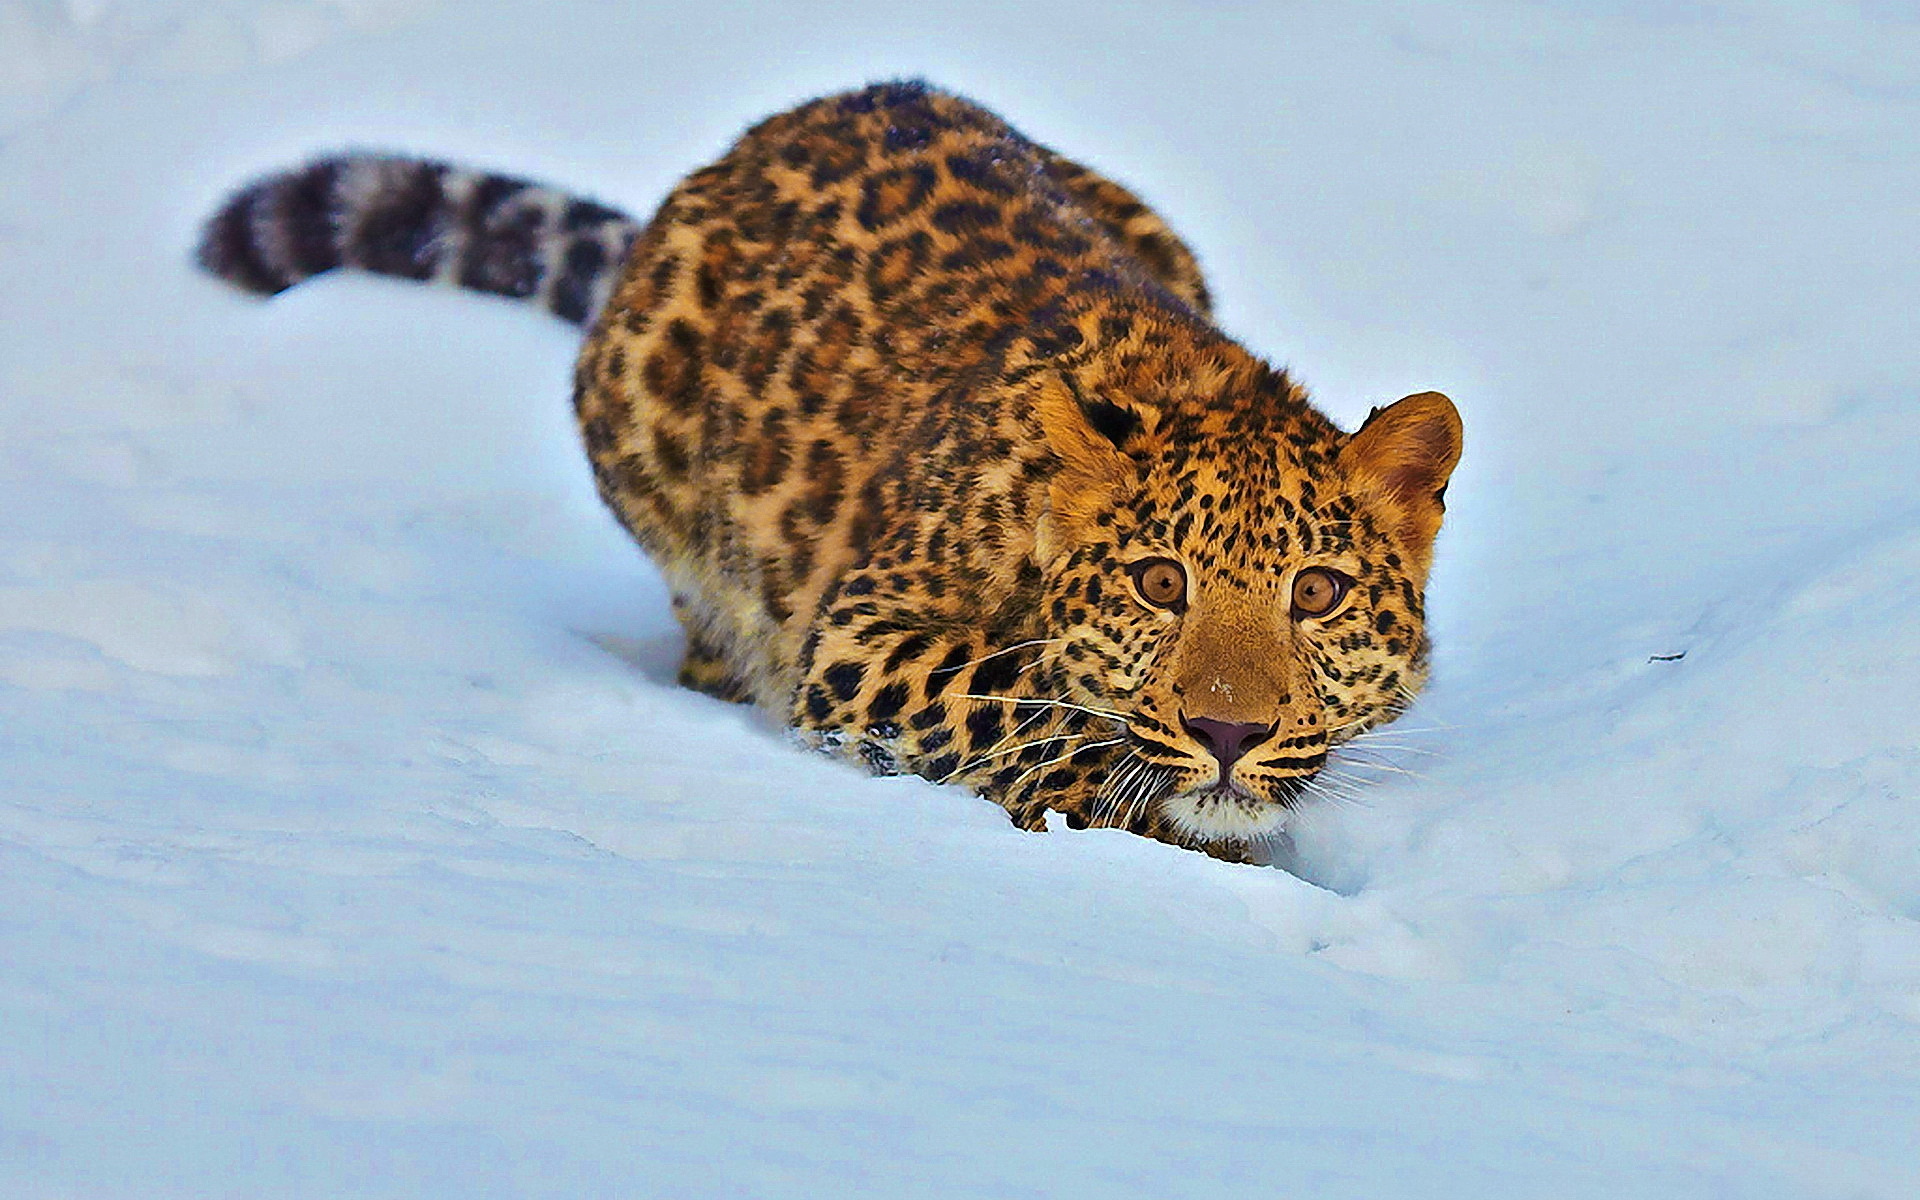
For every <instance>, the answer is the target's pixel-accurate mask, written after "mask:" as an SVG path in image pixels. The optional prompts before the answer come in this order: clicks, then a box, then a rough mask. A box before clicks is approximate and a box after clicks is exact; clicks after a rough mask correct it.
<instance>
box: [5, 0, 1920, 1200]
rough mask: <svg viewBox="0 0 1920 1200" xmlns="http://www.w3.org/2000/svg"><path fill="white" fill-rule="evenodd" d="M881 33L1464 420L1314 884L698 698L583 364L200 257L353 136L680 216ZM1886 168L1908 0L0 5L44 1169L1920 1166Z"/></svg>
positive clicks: (377, 1171) (1730, 1185)
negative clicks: (795, 732) (1365, 757)
mask: <svg viewBox="0 0 1920 1200" xmlns="http://www.w3.org/2000/svg"><path fill="white" fill-rule="evenodd" d="M906 73H924V74H926V75H928V76H930V77H932V78H934V79H936V80H939V81H941V82H943V83H945V84H947V85H948V86H951V87H955V88H958V89H960V90H962V91H965V92H968V93H970V94H973V95H975V96H977V97H979V98H981V99H982V100H984V101H986V102H988V103H990V104H992V105H994V106H996V107H997V108H999V109H1000V110H1001V111H1003V112H1004V113H1006V114H1007V115H1008V116H1009V117H1010V118H1011V119H1013V120H1014V121H1015V122H1016V123H1017V124H1019V125H1021V126H1022V127H1023V128H1025V129H1026V130H1027V131H1028V132H1030V133H1031V134H1033V135H1034V136H1036V137H1039V138H1041V139H1043V140H1046V141H1049V142H1052V143H1054V144H1056V145H1059V146H1061V147H1063V148H1065V149H1067V150H1068V151H1069V152H1071V153H1073V154H1074V155H1076V156H1079V157H1083V158H1085V159H1086V160H1088V161H1090V162H1093V163H1095V164H1098V165H1100V166H1101V167H1103V168H1105V169H1107V170H1109V171H1111V172H1113V173H1115V174H1116V175H1118V176H1119V177H1121V178H1123V179H1127V180H1129V181H1132V182H1134V183H1135V184H1136V185H1137V186H1139V187H1140V189H1141V190H1142V191H1144V192H1145V193H1146V194H1147V195H1148V196H1149V197H1151V198H1152V199H1153V200H1154V201H1155V202H1156V203H1157V204H1159V205H1160V206H1161V207H1162V208H1163V209H1164V210H1165V211H1166V212H1168V213H1170V214H1171V215H1172V217H1173V219H1174V220H1175V222H1176V224H1177V225H1178V226H1179V227H1180V228H1181V229H1182V230H1183V231H1184V232H1186V233H1187V234H1188V235H1189V236H1190V238H1191V240H1192V241H1193V242H1194V243H1195V244H1196V246H1197V247H1198V249H1199V250H1200V252H1201V254H1202V256H1203V258H1204V259H1205V260H1206V262H1207V263H1208V264H1209V266H1210V268H1211V273H1212V276H1213V279H1214V281H1215V284H1216V290H1217V292H1218V293H1219V295H1220V296H1221V297H1222V310H1223V320H1224V322H1225V324H1226V325H1227V326H1228V327H1229V328H1230V329H1231V330H1233V331H1235V332H1236V333H1237V334H1238V335H1239V336H1241V337H1242V338H1243V339H1245V340H1246V341H1247V342H1248V343H1249V344H1251V345H1252V346H1254V347H1255V348H1257V349H1259V350H1261V351H1263V352H1265V353H1267V354H1270V355H1271V356H1273V357H1275V358H1276V359H1280V360H1284V361H1290V362H1291V363H1293V364H1294V366H1295V368H1296V369H1297V371H1298V372H1299V373H1300V374H1301V375H1302V377H1303V378H1305V379H1306V381H1307V382H1308V383H1309V384H1310V385H1312V386H1313V387H1314V388H1315V389H1316V392H1317V394H1318V396H1319V397H1320V400H1321V403H1322V404H1323V405H1324V406H1325V407H1326V408H1327V409H1328V410H1329V411H1331V412H1332V413H1334V414H1335V415H1336V416H1337V417H1339V418H1341V419H1342V420H1345V421H1348V422H1352V421H1353V420H1355V419H1356V418H1358V417H1359V416H1360V415H1361V414H1363V413H1364V412H1365V410H1366V408H1367V406H1368V405H1370V404H1373V403H1378V402H1380V401H1383V400H1387V399H1391V398H1393V397H1396V396H1399V395H1401V394H1402V393H1405V392H1409V391H1415V390H1420V389H1425V388H1430V387H1433V388H1441V389H1443V390H1445V391H1447V392H1449V393H1450V394H1451V395H1453V396H1454V397H1455V398H1456V400H1457V401H1458V402H1459V403H1460V405H1461V408H1462V409H1463V411H1464V413H1465V416H1466V424H1467V433H1468V453H1467V458H1466V462H1465V465H1464V466H1463V467H1462V469H1461V473H1460V475H1459V476H1458V478H1457V481H1456V484H1455V486H1454V488H1453V490H1452V492H1451V494H1450V499H1451V501H1452V510H1451V512H1450V514H1449V529H1448V532H1447V533H1446V535H1445V537H1444V539H1443V545H1442V548H1441V565H1440V569H1439V572H1438V575H1437V577H1436V579H1435V581H1434V584H1433V594H1432V599H1433V610H1434V619H1435V624H1436V628H1437V634H1438V644H1439V651H1438V661H1439V672H1440V674H1439V680H1438V682H1437V684H1436V686H1435V687H1434V688H1433V690H1432V692H1431V693H1430V696H1429V698H1428V700H1427V701H1425V702H1424V703H1422V705H1420V706H1419V708H1418V709H1416V710H1415V711H1414V712H1413V713H1412V714H1410V715H1409V716H1408V717H1406V718H1405V719H1404V721H1403V723H1402V724H1403V726H1404V729H1403V730H1402V731H1401V733H1400V735H1398V736H1397V737H1396V738H1395V739H1393V740H1394V741H1395V743H1396V744H1398V745H1401V746H1404V747H1405V749H1404V750H1402V751H1397V752H1396V753H1395V755H1394V758H1393V761H1394V762H1395V763H1396V764H1398V765H1399V766H1400V767H1402V768H1404V769H1405V770H1406V771H1407V772H1408V774H1406V775H1399V774H1391V775H1389V776H1388V777H1386V778H1385V779H1383V780H1382V781H1381V782H1380V783H1379V784H1378V785H1377V786H1373V787H1371V788H1369V789H1368V795H1367V799H1366V801H1365V802H1364V803H1361V804H1354V805H1349V806H1342V807H1339V808H1330V809H1323V810H1319V811H1316V812H1313V813H1312V814H1310V815H1309V817H1307V818H1306V819H1303V820H1302V821H1301V823H1300V825H1299V827H1298V829H1297V830H1296V834H1295V847H1296V848H1295V851H1294V853H1293V855H1292V856H1291V858H1290V859H1289V861H1288V862H1287V864H1286V865H1287V866H1289V867H1290V868H1291V873H1288V872H1284V871H1280V870H1273V869H1260V868H1246V867H1234V866H1229V865H1225V864H1222V863H1217V862H1213V861H1211V860H1208V859H1206V858H1204V857H1202V856H1199V855H1195V854H1188V853H1183V852H1180V851H1176V850H1172V849H1169V848H1167V847H1164V846H1160V845H1157V844H1154V843H1150V842H1147V841H1144V840H1140V839H1136V838H1132V837H1128V836H1125V835H1121V834H1112V833H1083V834H1056V835H1052V836H1033V835H1027V834H1022V833H1019V832H1017V831H1015V830H1014V829H1013V828H1012V827H1011V826H1010V825H1009V824H1008V823H1007V822H1006V821H1005V819H1004V818H1003V817H1002V816H1001V815H1000V813H999V811H998V810H997V809H995V808H993V807H991V806H990V805H988V804H986V803H984V802H982V801H979V800H976V799H973V798H971V797H969V796H967V795H966V794H964V793H962V792H960V791H957V790H953V789H941V788H936V787H934V786H931V785H929V784H926V783H923V782H919V781H916V780H897V779H896V780H873V779H868V778H865V777H863V776H861V775H859V774H857V773H855V772H853V771H851V770H848V769H844V768H842V767H840V766H837V765H834V764H831V763H828V762H826V761H824V760H821V759H818V758H814V757H810V756H807V755H805V754H802V753H801V752H799V751H797V750H795V749H792V748H791V747H790V746H789V745H788V744H787V743H786V742H785V741H784V740H783V739H782V737H781V736H780V735H779V733H778V731H776V730H773V729H771V728H769V727H767V726H766V725H765V724H764V723H762V722H761V721H759V720H757V719H756V718H755V717H754V716H753V715H752V714H750V713H747V712H744V711H742V710H740V709H737V708H732V707H728V706H725V705H722V704H719V703H717V702H713V701H710V700H708V699H705V698H702V697H699V696H694V695H691V694H687V693H684V692H681V691H678V690H676V689H675V688H674V687H673V686H672V685H671V674H672V667H673V663H674V659H675V655H676V653H677V650H678V639H677V636H676V634H675V632H674V630H673V627H672V625H671V622H670V619H669V617H668V614H667V606H666V604H665V601H664V597H663V596H662V594H661V589H660V586H659V583H658V582H657V579H656V578H655V576H654V575H653V573H652V571H651V570H650V569H649V568H648V567H647V566H646V565H645V563H644V562H643V561H642V560H641V558H640V557H639V555H638V554H637V553H636V552H635V551H634V550H633V549H632V548H631V547H630V546H629V545H628V544H626V543H625V542H624V541H623V539H622V537H621V536H620V535H619V533H618V532H617V531H616V530H615V528H614V527H613V525H612V523H611V522H610V521H609V519H608V518H607V517H605V516H604V515H603V514H602V513H601V512H600V511H599V510H598V507H597V504H596V501H595V500H594V498H593V495H592V490H591V486H590V483H589V478H588V473H587V471H586V469H585V467H584V465H583V463H582V460H581V455H580V452H579V450H578V448H577V447H576V445H575V442H574V436H573V433H572V430H571V428H570V425H569V415H568V411H567V404H566V388H567V380H568V375H569V369H570V360H571V355H572V351H573V335H572V333H571V331H569V330H568V329H566V328H565V327H563V326H561V325H559V324H558V323H555V322H551V321H547V320H544V319H542V318H541V317H539V316H538V315H536V314H533V313H530V312H525V311H521V310H517V309H515V308H513V307H511V306H509V305H505V304H499V303H491V302H486V301H482V300H478V299H473V298H465V297H456V296H453V295H450V294H445V293H432V292H428V291H423V290H416V289H408V288H405V287H401V286H397V285H391V284H385V283H382V282H378V281H369V280H350V279H341V280H331V281H327V282H325V283H323V284H319V285H315V286H313V287H311V288H308V289H303V290H301V291H298V292H295V293H293V294H291V295H289V296H287V297H285V298H284V299H282V300H281V301H279V302H276V303H274V304H271V305H264V306H263V305H258V304H253V303H249V302H247V301H245V300H244V299H242V298H239V297H236V296H234V295H231V294H229V293H227V292H225V291H223V290H221V289H220V288H219V287H217V286H216V285H215V284H213V283H211V282H210V281H208V280H206V279H203V278H200V277H198V276H196V275H195V274H193V273H192V271H191V270H190V269H189V266H188V249H189V247H190V245H191V242H192V239H193V237H194V232H195V224H196V222H197V220H198V219H199V218H200V217H201V216H202V215H203V214H204V213H206V212H207V211H208V209H209V207H210V206H211V205H212V204H213V203H214V202H215V200H216V199H217V198H218V197H219V195H220V194H221V193H222V192H223V191H224V190H225V189H227V188H229V187H230V186H232V185H234V184H235V183H237V182H239V181H241V180H242V179H244V178H245V177H247V176H248V175H249V174H250V173H251V172H254V171H257V170H260V169H264V168H268V167H272V166H277V165H284V164H286V163H288V162H291V161H293V160H296V159H299V158H301V157H303V156H305V155H306V154H308V153H310V152H312V151H315V150H320V149H327V148H334V147H338V146H343V145H374V146H384V147H394V148H399V149H413V150H421V151H430V152H435V153H441V154H445V155H449V156H454V157H460V158H465V159H468V160H470V161H473V162H476V163H482V164H490V165H498V166H503V167H509V168H513V169H517V170H523V171H527V172H530V173H535V174H540V175H544V176H547V177H549V178H551V179H554V180H555V181H558V182H561V183H565V184H568V185H571V186H575V187H578V188H581V189H585V190H588V191H593V192H597V193H599V194H601V195H603V196H605V197H606V198H608V199H611V200H616V201H619V202H622V203H625V204H628V205H630V206H632V207H635V208H638V209H641V210H644V209H646V208H647V206H649V205H650V204H651V203H652V202H653V200H654V199H655V198H656V197H658V196H659V195H661V194H662V193H663V192H664V191H665V189H666V188H667V187H668V186H669V185H670V184H671V182H672V181H673V180H674V179H675V178H676V177H677V176H679V175H680V174H682V173H683V172H685V171H687V170H688V169H690V168H692V167H693V166H695V165H697V164H699V163H702V162H704V161H706V160H708V159H710V158H711V157H712V156H713V155H714V154H716V153H717V152H718V151H719V149H720V148H721V147H722V146H723V145H724V143H725V142H726V141H727V139H728V138H729V137H730V136H732V134H733V133H735V132H736V131H737V130H738V129H740V128H741V127H743V126H744V125H745V124H747V123H748V122H749V121H751V120H753V119H755V118H756V117H758V116H760V115H762V114H764V113H766V112H770V111H772V110H774V109H776V108H779V107H782V106H784V105H786V104H789V103H791V102H794V101H796V100H799V99H801V98H803V97H805V96H808V95H811V94H817V93H821V92H826V91H832V90H837V89H840V88H843V87H847V86H851V85H854V84H857V83H860V82H863V81H866V80H869V79H873V78H877V77H885V76H890V75H898V74H906ZM1916 196H1920V7H1916V6H1915V5H1914V4H1911V3H1905V2H1901V0H1874V2H1870V3H1860V4H1854V5H1844V4H1832V5H1788V4H1772V5H1763V4H1747V3H1727V4H1704V3H1703V4H1694V3H1681V2H1675V3H1664V2H1655V0H1611V2H1604V3H1580V4H1575V3H1528V4H1521V3H1479V4H1447V5H1432V4H1416V3H1405V4H1364V5H1363V4H1351V5H1300V6H1285V7H1281V6H1258V7H1256V6H1244V7H1240V8H1223V7H1222V6H1217V5H1201V4H1191V5H1161V6H1152V7H1149V6H1131V5H1109V4H1092V3H1087V4H1036V3H1012V2H993V3H984V4H972V5H968V6H966V7H965V8H964V9H961V8H942V7H939V6H934V5H899V4H882V3H868V2H859V3H833V4H822V5H793V6H790V7H788V6H779V7H774V6H763V5H756V4H743V3H738V2H736V0H710V2H708V3H704V4H700V5H697V6H692V7H688V6H684V5H665V4H651V3H619V4H615V3H589V2H585V0H581V2H571V0H569V2H564V3H559V2H556V3H545V4H537V5H536V4H530V3H523V4H506V3H498V2H478V0H476V2H471V3H462V4H457V5H456V4H435V3H433V2H431V0H401V2H398V3H394V2H388V0H332V2H320V0H309V2H299V0H221V2H217V3H209V2H198V0H146V2H135V0H65V2H61V0H0V768H3V769H4V775H3V776H0V962H4V968H3V969H0V1196H5V1197H9V1198H10V1197H26V1198H41V1197H47V1198H64V1197H134V1196H138V1197H202V1196H233V1197H255V1196H274V1197H338V1196H348V1195H351V1196H364V1197H381V1196H393V1197H421V1196H449V1197H452V1196H461V1197H467V1196H554V1197H616V1196H655V1195H658V1196H721V1195H725V1196H735V1195H738V1196H769V1197H772V1196H878V1197H894V1196H899V1197H909V1196H1143V1197H1184V1196H1207V1197H1215V1196H1242V1195H1255V1194H1260V1195H1277V1196H1303V1197H1304V1196H1312V1197H1317V1198H1320V1197H1323V1198H1327V1200H1335V1198H1340V1197H1367V1198H1382V1197H1448V1198H1454V1197H1480V1196H1500V1197H1508V1196H1511V1197H1531V1196H1554V1197H1626V1196H1634V1197H1640V1196H1660V1197H1835V1198H1847V1200H1861V1198H1879V1197H1911V1196H1914V1195H1920V1148H1916V1146H1917V1145H1920V750H1917V749H1916V747H1917V746H1920V739H1916V733H1920V683H1917V682H1916V680H1917V679H1920V473H1917V472H1916V468H1915V462H1916V457H1920V404H1916V402H1915V401H1916V399H1920V337H1916V333H1920V328H1917V327H1916V322H1915V315H1916V312H1920V204H1916V201H1915V197H1916ZM1682 653H1684V655H1685V657H1684V658H1678V659H1674V658H1671V657H1670V656H1673V655H1679V654H1682Z"/></svg>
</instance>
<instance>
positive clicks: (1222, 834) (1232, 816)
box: [1160, 779, 1293, 842]
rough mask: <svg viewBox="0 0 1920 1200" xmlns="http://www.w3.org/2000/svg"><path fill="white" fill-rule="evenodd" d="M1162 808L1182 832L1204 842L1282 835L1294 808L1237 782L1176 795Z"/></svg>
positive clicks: (1209, 785)
mask: <svg viewBox="0 0 1920 1200" xmlns="http://www.w3.org/2000/svg"><path fill="white" fill-rule="evenodd" d="M1160 807H1161V809H1162V811H1164V812H1165V813H1166V815H1167V817H1168V819H1169V820H1171V821H1172V822H1173V824H1174V826H1175V827H1176V828H1178V829H1179V830H1180V832H1182V833H1184V834H1186V835H1187V836H1189V837H1193V838H1198V839H1200V840H1202V841H1242V842H1245V841H1258V840H1260V839H1263V838H1268V837H1272V836H1273V835H1275V834H1277V833H1279V832H1280V831H1281V829H1282V828H1283V827H1284V826H1285V825H1286V821H1287V816H1288V814H1289V813H1291V812H1292V811H1293V806H1292V805H1291V804H1290V803H1288V802H1287V801H1286V800H1285V799H1270V798H1268V797H1265V796H1259V795H1255V794H1254V793H1253V792H1252V791H1251V790H1250V789H1248V788H1247V787H1246V786H1245V785H1243V784H1240V783H1238V782H1235V781H1233V780H1230V779H1229V780H1215V781H1214V782H1212V783H1208V784H1205V785H1203V786H1200V787H1196V788H1189V789H1187V790H1186V791H1181V792H1174V793H1172V794H1170V795H1168V796H1167V797H1166V799H1164V800H1162V801H1161V802H1160Z"/></svg>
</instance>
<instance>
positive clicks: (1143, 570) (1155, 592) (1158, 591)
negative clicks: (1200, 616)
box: [1127, 558, 1187, 613]
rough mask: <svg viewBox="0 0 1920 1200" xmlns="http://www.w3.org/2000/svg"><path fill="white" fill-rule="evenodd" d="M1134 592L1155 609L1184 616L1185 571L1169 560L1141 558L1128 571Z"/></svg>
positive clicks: (1185, 603) (1185, 598)
mask: <svg viewBox="0 0 1920 1200" xmlns="http://www.w3.org/2000/svg"><path fill="white" fill-rule="evenodd" d="M1127 574H1128V575H1130V576H1132V578H1133V587H1134V590H1135V591H1137V592H1139V593H1140V598H1141V599H1142V600H1145V601H1146V602H1147V603H1148V604H1151V605H1152V606H1153V607H1155V608H1164V609H1166V610H1167V611H1168V612H1175V613H1177V612H1185V611H1186V608H1187V572H1186V568H1184V567H1182V566H1181V565H1180V564H1179V563H1177V562H1175V561H1173V560H1172V559H1170V558H1143V559H1141V560H1140V561H1139V562H1137V563H1133V564H1131V565H1130V566H1128V567H1127Z"/></svg>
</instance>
